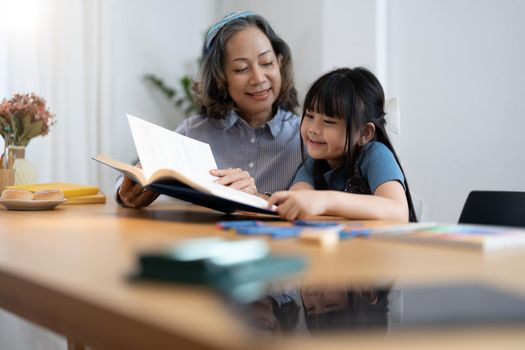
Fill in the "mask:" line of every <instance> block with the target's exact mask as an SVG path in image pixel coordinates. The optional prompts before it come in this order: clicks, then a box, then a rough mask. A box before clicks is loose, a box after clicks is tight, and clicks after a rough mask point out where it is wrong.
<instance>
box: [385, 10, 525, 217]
mask: <svg viewBox="0 0 525 350" xmlns="http://www.w3.org/2000/svg"><path fill="white" fill-rule="evenodd" d="M388 6H389V9H388V26H387V28H388V39H387V42H388V50H387V53H388V57H387V62H388V68H387V71H388V81H389V87H390V90H391V92H393V93H394V94H395V95H399V96H400V97H401V101H402V117H401V118H402V134H401V136H402V137H401V138H400V140H399V141H400V143H399V151H400V154H401V157H402V160H403V162H404V164H405V170H406V172H407V174H408V177H409V180H410V183H411V184H412V187H413V188H414V189H415V190H416V191H417V192H419V193H420V194H421V195H422V196H423V198H424V199H425V201H426V202H427V205H428V207H429V214H430V215H429V216H430V218H431V219H434V220H443V221H456V220H457V219H458V217H459V214H460V211H461V208H462V206H463V203H464V200H465V198H466V196H467V194H468V192H469V191H470V190H474V189H494V190H496V189H498V190H521V191H523V190H525V176H524V175H523V174H524V170H525V153H524V152H523V150H524V149H525V139H524V138H523V135H522V134H523V130H525V110H524V108H523V106H522V101H523V97H524V96H525V73H524V70H523V62H525V22H524V21H523V14H525V2H523V1H520V0H504V1H497V0H483V1H479V0H461V1H456V0H444V1H432V0H397V1H391V2H389V3H388Z"/></svg>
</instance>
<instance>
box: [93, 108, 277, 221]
mask: <svg viewBox="0 0 525 350" xmlns="http://www.w3.org/2000/svg"><path fill="white" fill-rule="evenodd" d="M128 122H129V127H130V129H131V134H132V136H133V141H134V143H135V148H136V149H137V153H138V156H139V160H140V163H141V166H142V169H140V168H138V167H135V166H132V165H129V164H126V163H124V162H120V161H117V160H114V159H111V158H110V157H108V156H106V155H102V154H101V155H98V156H97V157H94V158H93V159H94V160H96V161H98V162H100V163H103V164H106V165H108V166H110V167H112V168H113V169H116V170H118V171H120V172H121V173H123V174H125V175H127V176H129V177H131V178H133V179H134V180H135V181H137V182H138V183H140V184H141V185H142V186H144V187H148V188H151V189H152V190H155V191H157V192H160V193H163V194H166V195H169V196H172V197H175V198H179V199H182V200H185V201H189V202H192V203H195V204H198V205H202V206H205V207H209V208H212V209H215V210H218V211H222V212H225V213H231V212H234V211H236V210H243V211H252V212H260V213H266V214H275V213H274V212H273V211H271V210H269V209H268V208H267V205H268V203H267V201H266V200H264V199H262V198H260V197H257V196H255V195H251V194H248V193H245V192H242V191H239V190H235V189H232V188H230V187H227V186H223V185H220V184H216V183H214V182H213V181H214V180H215V179H216V177H214V176H212V175H211V174H210V170H211V169H217V164H216V163H215V159H214V157H213V153H212V151H211V148H210V145H208V144H207V143H204V142H200V141H197V140H194V139H192V138H189V137H186V136H183V135H180V134H178V133H176V132H174V131H171V130H168V129H165V128H162V127H160V126H158V125H155V124H152V123H149V122H147V121H145V120H142V119H140V118H137V117H134V116H132V115H129V114H128Z"/></svg>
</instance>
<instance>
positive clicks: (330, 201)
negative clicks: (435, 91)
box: [268, 68, 416, 222]
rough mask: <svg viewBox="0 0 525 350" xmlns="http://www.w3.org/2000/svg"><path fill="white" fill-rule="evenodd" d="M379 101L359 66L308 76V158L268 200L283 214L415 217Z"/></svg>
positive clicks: (379, 91) (377, 89)
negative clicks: (290, 182) (311, 79)
mask: <svg viewBox="0 0 525 350" xmlns="http://www.w3.org/2000/svg"><path fill="white" fill-rule="evenodd" d="M384 103H385V97H384V92H383V88H382V87H381V84H380V83H379V81H378V80H377V78H376V77H375V76H374V75H373V74H372V73H371V72H370V71H368V70H366V69H365V68H354V69H350V68H341V69H337V70H334V71H332V72H329V73H327V74H325V75H323V76H322V77H321V78H319V79H318V80H317V81H316V82H314V84H313V85H312V87H311V88H310V90H309V91H308V93H307V95H306V98H305V102H304V109H303V118H302V122H301V137H302V140H303V143H304V145H305V147H306V150H307V152H308V157H307V158H306V160H305V161H304V163H303V165H302V166H301V168H300V169H299V171H298V172H297V175H296V176H295V179H294V182H293V185H292V187H291V188H290V191H281V192H276V193H274V194H273V195H272V196H271V198H270V200H269V201H268V203H269V205H270V206H271V205H272V204H276V205H277V206H278V207H277V210H278V212H279V215H280V216H281V217H282V218H285V219H287V220H295V219H298V218H303V217H305V216H307V215H334V216H340V217H345V218H348V219H383V220H395V221H402V222H406V221H416V216H415V212H414V207H413V204H412V198H411V196H410V191H409V189H408V184H407V181H406V179H405V175H404V172H403V169H402V167H401V164H400V163H399V160H398V158H397V155H396V153H395V151H394V148H393V147H392V144H391V143H390V140H389V139H388V135H387V133H386V130H385V112H384V110H383V106H384ZM303 151H304V148H303ZM303 153H304V152H303ZM314 189H315V191H314Z"/></svg>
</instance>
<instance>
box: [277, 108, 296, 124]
mask: <svg viewBox="0 0 525 350" xmlns="http://www.w3.org/2000/svg"><path fill="white" fill-rule="evenodd" d="M276 117H277V118H278V119H280V120H282V121H283V122H288V123H291V124H300V123H301V117H299V116H298V115H297V114H295V113H294V112H290V111H289V110H287V109H285V108H282V107H281V108H279V110H278V111H277V114H276Z"/></svg>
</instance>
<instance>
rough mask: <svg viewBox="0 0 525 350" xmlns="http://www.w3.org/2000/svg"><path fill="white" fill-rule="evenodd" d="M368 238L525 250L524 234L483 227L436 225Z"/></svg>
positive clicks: (513, 229)
mask: <svg viewBox="0 0 525 350" xmlns="http://www.w3.org/2000/svg"><path fill="white" fill-rule="evenodd" d="M370 237H372V238H380V239H392V240H400V241H410V242H420V243H431V244H445V245H455V246H459V247H466V248H475V249H480V250H484V251H492V250H498V249H504V248H511V247H519V246H525V230H522V229H518V228H509V227H496V226H483V225H436V226H434V227H428V228H422V229H416V230H401V231H398V232H384V233H382V232H381V231H380V230H377V231H376V232H374V233H373V234H371V235H370Z"/></svg>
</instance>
